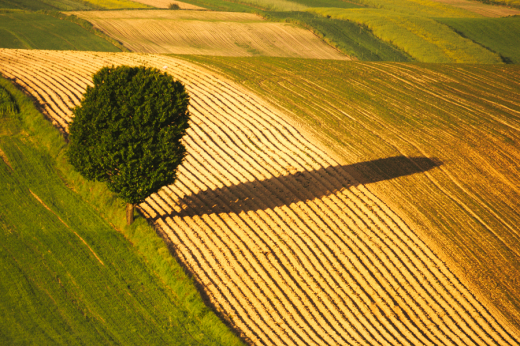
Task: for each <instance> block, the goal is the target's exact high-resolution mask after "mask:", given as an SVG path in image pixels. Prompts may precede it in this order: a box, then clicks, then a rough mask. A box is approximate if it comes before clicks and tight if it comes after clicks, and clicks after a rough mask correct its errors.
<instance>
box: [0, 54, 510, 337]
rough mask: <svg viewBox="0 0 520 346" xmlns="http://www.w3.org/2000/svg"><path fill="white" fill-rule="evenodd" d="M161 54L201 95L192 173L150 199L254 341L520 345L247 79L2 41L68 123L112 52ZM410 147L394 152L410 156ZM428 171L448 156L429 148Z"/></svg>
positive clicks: (15, 70)
mask: <svg viewBox="0 0 520 346" xmlns="http://www.w3.org/2000/svg"><path fill="white" fill-rule="evenodd" d="M112 64H115V65H118V64H128V65H142V64H144V65H147V66H154V67H157V68H161V69H163V70H165V71H167V72H168V73H170V74H171V75H173V76H174V77H175V78H178V79H179V80H181V81H182V82H183V83H185V84H186V86H187V89H188V91H189V93H190V96H191V107H190V111H191V113H192V120H191V128H190V130H189V131H188V133H187V136H186V139H185V143H186V145H187V149H188V157H187V159H186V161H185V163H184V164H183V165H182V167H181V168H180V170H179V174H178V181H177V182H176V183H175V184H173V185H171V186H167V187H164V188H163V189H162V190H161V191H159V192H158V193H157V194H154V195H152V196H150V197H149V198H148V199H147V200H146V201H145V202H144V203H142V204H141V205H140V206H139V208H140V209H141V211H142V212H143V213H144V214H145V215H146V217H148V218H149V219H150V220H152V221H153V222H155V223H156V224H157V225H158V226H159V227H160V230H161V232H162V233H163V235H164V237H165V239H166V240H167V241H168V242H169V243H170V245H171V246H172V248H174V249H175V252H176V254H177V256H178V257H179V258H180V259H181V260H182V261H183V263H184V264H185V265H186V267H187V268H189V270H190V271H191V272H192V273H193V274H194V277H195V278H196V279H197V281H198V282H199V283H200V284H201V285H202V286H203V287H204V291H205V294H207V296H208V297H209V299H210V301H211V302H212V304H214V306H215V307H216V309H217V310H218V311H220V312H221V313H222V316H223V317H224V318H225V319H227V321H228V322H229V323H231V324H232V325H234V326H235V327H236V328H237V329H238V330H239V331H240V333H241V334H242V336H243V337H244V338H245V339H247V340H248V341H249V342H250V343H251V344H254V345H346V344H357V345H518V341H517V337H518V336H517V335H515V334H513V331H512V330H511V329H509V328H507V327H504V325H506V324H504V322H503V320H502V317H501V316H500V314H497V313H496V312H494V311H491V310H488V309H486V308H485V307H484V306H483V305H482V304H481V303H480V302H479V301H477V300H476V299H475V298H474V296H473V295H472V293H471V292H470V291H469V290H468V289H467V288H466V286H465V284H464V283H463V282H462V281H461V280H460V279H459V278H457V277H456V276H455V275H454V274H453V273H452V272H451V271H450V269H449V268H448V267H446V265H445V264H444V263H443V262H442V261H440V260H439V258H438V257H437V256H436V255H435V254H434V253H433V252H432V251H431V250H430V248H428V246H426V245H425V243H424V242H423V241H421V239H419V237H418V236H417V234H416V233H415V232H414V231H413V229H411V228H410V227H409V226H408V225H407V224H406V223H405V222H404V221H403V220H402V219H400V218H399V217H398V216H397V215H396V214H395V213H394V212H393V211H392V210H391V209H390V208H389V207H388V205H386V204H385V203H383V202H382V201H381V200H380V199H379V198H378V197H376V196H375V195H374V194H372V193H371V192H370V191H369V190H368V189H367V188H366V187H365V186H364V184H369V183H371V182H374V181H377V179H374V180H370V179H365V180H363V181H357V180H355V179H354V178H352V175H351V173H352V172H353V170H354V169H355V168H356V165H355V164H354V165H340V164H338V162H337V161H336V160H335V159H334V158H333V155H332V154H331V153H330V152H327V150H324V149H323V148H321V147H320V145H319V144H318V143H317V142H316V141H314V140H313V139H312V138H311V137H310V136H309V135H308V134H307V133H306V132H305V131H304V130H303V129H301V128H299V127H298V126H297V125H296V124H292V123H291V122H290V121H289V120H288V118H287V117H286V116H284V114H282V113H280V112H279V111H277V110H276V109H274V108H272V107H271V106H269V105H268V104H267V103H265V102H264V101H262V100H261V99H259V98H258V97H257V96H255V95H254V94H251V93H250V92H247V91H245V90H244V89H242V88H241V87H239V86H237V85H236V84H234V83H232V82H230V81H228V80H226V79H224V78H222V77H220V76H218V75H215V74H213V73H210V72H208V71H206V70H204V69H201V68H200V67H196V66H195V65H192V64H189V63H186V62H183V61H180V60H177V59H174V58H171V57H164V56H156V55H145V54H135V53H115V54H114V53H85V52H64V51H60V52H56V51H26V50H6V49H3V50H0V72H1V73H2V74H3V75H4V76H5V77H7V78H10V79H12V80H14V81H15V82H16V83H17V84H18V85H19V86H20V87H22V88H24V89H25V91H26V92H27V93H29V94H30V95H32V96H33V97H34V98H35V99H36V100H37V102H38V103H39V104H40V105H41V106H42V107H43V110H44V113H45V115H46V116H48V117H49V118H50V119H51V120H52V121H53V122H54V123H55V124H56V125H57V126H58V127H60V128H61V129H62V131H66V130H67V127H68V124H69V123H70V121H71V118H70V116H71V111H70V107H72V106H74V105H76V104H78V103H79V102H80V100H81V95H82V93H83V92H84V90H85V88H86V86H87V85H89V84H90V83H91V82H90V79H91V75H92V74H93V73H94V72H96V71H97V70H98V69H99V68H101V67H102V66H106V65H112ZM403 159H404V158H403V157H389V158H386V159H384V160H388V162H393V163H396V164H398V163H399V162H400V161H402V160H403ZM415 162H416V164H417V166H418V167H419V169H411V170H409V171H408V172H402V173H401V174H424V173H425V172H426V171H433V170H436V169H439V168H438V163H437V162H436V161H435V159H434V158H427V157H417V158H415Z"/></svg>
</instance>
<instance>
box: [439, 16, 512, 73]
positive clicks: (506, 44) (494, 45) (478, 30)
mask: <svg viewBox="0 0 520 346" xmlns="http://www.w3.org/2000/svg"><path fill="white" fill-rule="evenodd" d="M437 21H438V22H440V23H442V24H445V25H447V26H449V27H450V28H452V29H454V30H455V31H457V32H458V33H460V34H461V35H462V36H464V37H467V38H469V39H470V40H472V41H475V42H477V43H478V44H480V45H482V46H484V47H486V48H488V49H489V50H491V51H493V52H495V53H498V54H500V55H501V56H502V58H503V60H504V61H505V62H507V63H515V64H518V63H520V17H506V18H441V19H437Z"/></svg>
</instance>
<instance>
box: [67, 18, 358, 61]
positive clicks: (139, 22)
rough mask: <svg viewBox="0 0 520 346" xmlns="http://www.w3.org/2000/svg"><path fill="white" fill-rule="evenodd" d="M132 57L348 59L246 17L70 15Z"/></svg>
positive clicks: (299, 34)
mask: <svg viewBox="0 0 520 346" xmlns="http://www.w3.org/2000/svg"><path fill="white" fill-rule="evenodd" d="M71 13H73V14H75V15H77V16H79V17H81V18H84V19H86V20H88V21H89V22H91V23H92V24H94V25H95V26H96V27H97V28H99V29H100V30H103V31H104V32H105V33H106V34H108V35H109V36H111V37H113V38H114V39H116V40H118V41H120V42H122V43H123V44H124V46H125V47H127V48H128V49H130V50H132V51H134V52H144V53H173V54H196V55H218V56H254V55H261V56H279V57H299V58H312V59H340V60H345V59H348V57H347V56H345V55H343V54H341V53H340V52H338V51H336V50H335V49H334V48H332V47H330V46H328V45H327V44H325V43H324V42H323V41H321V40H320V39H319V38H318V37H316V36H314V35H313V34H312V33H311V32H310V31H308V30H304V29H302V28H299V27H297V26H295V25H293V24H288V23H271V22H266V21H264V20H263V19H262V18H261V17H259V16H256V15H254V14H249V13H234V12H209V11H164V10H162V11H89V12H71Z"/></svg>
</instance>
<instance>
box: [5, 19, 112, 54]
mask: <svg viewBox="0 0 520 346" xmlns="http://www.w3.org/2000/svg"><path fill="white" fill-rule="evenodd" d="M0 48H21V49H53V50H83V51H102V52H118V51H120V49H119V48H117V47H116V46H114V45H113V44H111V43H109V42H108V41H106V40H104V39H103V38H101V37H98V36H96V35H94V34H93V33H91V32H89V31H87V30H85V29H84V28H82V27H81V26H79V25H77V24H75V23H72V22H70V21H67V20H60V19H58V18H55V17H52V16H48V15H45V14H42V13H34V12H23V11H12V12H9V11H4V12H0Z"/></svg>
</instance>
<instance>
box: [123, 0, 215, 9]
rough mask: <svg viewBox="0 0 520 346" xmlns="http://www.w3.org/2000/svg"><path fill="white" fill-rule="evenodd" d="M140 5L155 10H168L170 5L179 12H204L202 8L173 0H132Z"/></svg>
mask: <svg viewBox="0 0 520 346" xmlns="http://www.w3.org/2000/svg"><path fill="white" fill-rule="evenodd" d="M132 1H134V2H139V3H141V4H145V5H149V6H153V7H157V8H168V7H169V6H170V4H175V5H178V6H179V8H180V9H181V10H205V8H204V7H200V6H196V5H192V4H188V3H186V2H181V1H175V0H132Z"/></svg>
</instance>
